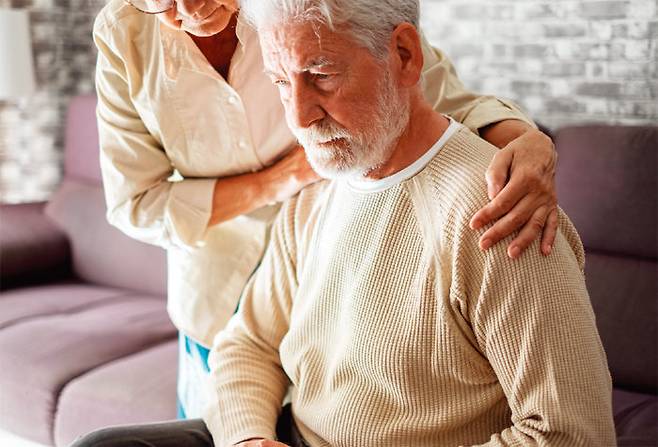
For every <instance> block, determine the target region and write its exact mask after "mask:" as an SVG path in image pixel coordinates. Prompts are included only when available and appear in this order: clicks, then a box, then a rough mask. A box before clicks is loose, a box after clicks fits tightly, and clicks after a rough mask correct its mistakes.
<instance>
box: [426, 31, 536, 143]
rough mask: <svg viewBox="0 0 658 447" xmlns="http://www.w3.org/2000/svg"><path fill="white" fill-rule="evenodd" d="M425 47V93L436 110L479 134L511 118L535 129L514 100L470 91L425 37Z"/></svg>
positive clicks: (447, 60)
mask: <svg viewBox="0 0 658 447" xmlns="http://www.w3.org/2000/svg"><path fill="white" fill-rule="evenodd" d="M421 44H422V48H423V57H424V59H425V64H424V66H423V92H424V94H425V99H426V100H427V101H428V102H429V103H430V104H432V107H433V108H434V110H436V111H437V112H439V113H443V114H446V115H449V116H451V117H452V118H454V119H455V120H457V121H459V122H460V123H462V124H464V125H465V126H466V127H468V128H469V129H470V130H471V131H472V132H473V133H475V134H476V135H478V130H479V129H481V128H483V127H485V126H488V125H489V124H494V123H497V122H499V121H504V120H508V119H514V120H520V121H523V122H526V123H528V124H530V125H531V126H533V127H534V126H535V124H534V123H533V121H532V120H531V119H529V118H528V117H526V116H525V115H524V114H523V112H522V111H521V110H520V108H519V106H517V105H516V104H514V103H513V102H512V101H510V100H507V99H500V98H496V97H494V96H484V95H478V94H477V93H474V92H471V91H469V90H467V89H466V88H465V87H464V85H463V84H462V82H461V81H460V80H459V78H458V77H457V72H456V70H455V67H454V66H453V65H452V63H451V62H450V59H448V57H447V56H446V55H445V54H444V53H443V52H441V51H440V50H438V49H436V48H433V47H432V46H431V45H430V44H429V42H428V41H427V39H426V38H425V36H424V35H421Z"/></svg>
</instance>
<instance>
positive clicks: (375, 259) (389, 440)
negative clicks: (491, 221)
mask: <svg viewBox="0 0 658 447" xmlns="http://www.w3.org/2000/svg"><path fill="white" fill-rule="evenodd" d="M494 153H495V149H494V148H493V147H492V146H490V145H489V144H488V143H486V142H484V141H482V140H480V139H479V138H477V137H476V136H474V135H473V134H471V133H470V132H469V131H468V130H466V129H461V130H459V131H458V132H457V133H456V134H455V135H453V136H452V137H451V138H450V139H449V140H448V142H447V143H446V144H445V145H444V146H443V148H442V149H441V150H440V151H439V152H438V154H437V155H436V156H434V158H432V159H431V161H430V162H429V164H427V166H425V168H424V169H423V170H422V171H421V172H420V173H418V175H416V176H415V177H413V178H412V179H409V180H406V181H403V182H402V183H400V184H397V185H394V186H391V187H389V188H388V189H386V190H384V191H376V192H362V191H358V190H355V189H354V188H353V187H350V186H349V185H348V184H346V183H345V182H323V183H320V184H316V185H314V186H312V187H309V188H307V189H305V190H304V191H303V192H302V193H301V194H300V195H299V196H297V197H296V198H294V199H292V200H290V201H289V202H288V203H287V204H286V205H285V206H284V209H283V211H282V214H281V215H280V216H279V219H278V221H277V223H276V225H275V227H274V231H273V234H272V242H271V244H270V247H269V249H268V252H267V254H266V257H265V259H264V261H263V264H262V266H261V268H260V270H259V271H258V273H257V274H256V276H255V277H254V278H253V279H252V281H251V282H250V284H249V286H248V287H247V290H246V291H245V294H244V296H243V301H242V304H241V308H240V310H239V312H238V314H237V315H236V316H235V317H234V318H233V319H232V321H231V322H230V324H229V326H228V328H227V329H226V331H225V332H223V333H221V334H220V335H219V336H218V337H217V339H216V343H215V348H214V349H213V353H212V354H211V365H212V367H213V371H214V372H213V377H214V380H215V388H216V391H217V397H218V400H219V412H218V413H216V415H215V416H214V417H212V418H208V419H207V420H206V422H207V423H208V426H209V428H210V430H211V432H212V434H213V437H214V439H215V442H216V444H217V445H218V446H224V445H231V444H233V443H235V442H238V441H240V440H243V439H246V438H251V437H265V438H271V439H272V438H273V437H274V427H275V422H276V419H277V414H278V413H279V410H280V406H281V401H282V399H283V398H284V395H285V394H286V390H287V387H288V384H289V380H290V382H291V383H292V404H293V412H294V415H295V419H296V422H297V425H298V426H299V428H300V430H301V432H302V434H303V435H304V437H305V438H306V439H307V441H308V442H309V444H310V445H311V446H313V447H315V446H346V447H347V446H349V447H360V446H391V447H393V446H395V447H397V446H433V447H437V446H441V447H442V446H458V445H476V444H477V445H480V444H481V445H489V446H508V445H510V446H511V445H515V446H517V445H518V446H522V445H523V446H525V445H550V446H567V447H574V446H596V447H606V446H613V445H615V435H614V427H613V421H612V410H611V381H610V376H609V373H608V369H607V364H606V358H605V354H604V352H603V348H602V346H601V342H600V339H599V336H598V333H597V330H596V326H595V322H594V315H593V312H592V308H591V306H590V302H589V298H588V295H587V291H586V289H585V283H584V279H583V273H582V268H583V260H584V257H583V249H582V245H581V243H580V240H579V238H578V235H577V234H576V232H575V230H574V228H573V226H572V225H571V223H570V222H569V220H568V219H567V218H566V216H564V215H563V214H561V216H560V227H559V232H558V235H557V238H556V243H555V247H554V249H553V252H552V254H551V255H550V256H549V257H546V258H544V257H542V256H541V255H540V254H539V248H538V245H537V244H535V245H533V246H531V247H530V248H529V249H528V250H527V251H526V253H525V254H524V255H523V256H522V257H521V258H520V259H518V260H516V261H512V260H510V259H509V258H508V257H507V256H506V254H505V249H506V246H507V243H506V242H503V243H501V244H498V245H496V246H495V247H494V248H492V249H491V250H489V251H487V252H482V251H480V249H479V248H478V245H477V240H478V237H479V234H481V232H475V231H472V230H470V229H469V228H468V221H469V219H470V218H471V216H472V215H473V214H474V213H475V211H477V210H478V209H479V208H480V207H481V206H483V205H484V204H485V203H487V201H488V200H487V197H486V187H485V184H484V180H483V179H484V172H485V170H486V168H487V166H488V163H489V162H490V160H491V158H492V156H493V154H494ZM507 242H509V240H508V241H507ZM439 265H440V267H439ZM437 272H440V274H437Z"/></svg>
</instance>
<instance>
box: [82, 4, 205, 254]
mask: <svg viewBox="0 0 658 447" xmlns="http://www.w3.org/2000/svg"><path fill="white" fill-rule="evenodd" d="M107 15H109V13H108V12H107V11H106V10H103V11H102V12H101V13H100V15H99V16H98V18H97V19H96V22H95V24H94V42H95V44H96V47H97V48H98V60H97V65H96V91H97V95H98V107H97V118H98V132H99V138H100V148H101V154H100V160H101V172H102V175H103V185H104V190H105V199H106V202H107V208H108V211H107V217H108V220H109V222H110V223H111V224H112V225H114V226H116V227H117V228H119V229H120V230H121V231H123V232H124V233H126V234H127V235H129V236H131V237H133V238H135V239H138V240H140V241H142V242H147V243H151V244H155V245H160V246H162V247H165V248H167V247H168V246H170V245H176V246H180V247H194V246H197V245H200V244H201V243H202V241H203V239H204V238H205V234H206V230H207V225H208V221H209V219H210V214H211V211H212V195H213V191H214V183H215V179H185V180H182V181H180V182H171V181H168V178H169V177H170V176H171V175H172V174H173V172H174V168H173V166H172V162H171V160H170V159H169V157H168V156H167V154H166V152H165V150H164V148H163V147H162V146H161V145H160V144H159V142H158V141H157V140H156V138H155V137H154V136H153V135H152V134H151V133H150V132H149V130H148V129H147V128H146V126H145V124H144V122H143V121H142V119H141V117H140V115H139V113H138V111H137V109H136V107H135V105H134V103H133V100H132V97H131V91H132V90H134V89H136V88H139V87H138V86H139V83H140V82H141V74H140V73H138V72H137V70H138V68H137V67H133V66H132V65H131V64H130V62H129V61H128V62H127V61H126V57H128V56H127V55H129V56H131V57H138V55H136V52H135V50H134V49H132V48H129V47H127V46H128V45H129V43H127V42H130V36H129V35H127V33H129V30H130V29H132V27H126V26H122V24H121V23H114V22H112V18H110V17H106V16H107ZM130 44H131V43H130Z"/></svg>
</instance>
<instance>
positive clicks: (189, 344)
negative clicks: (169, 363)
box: [176, 332, 210, 419]
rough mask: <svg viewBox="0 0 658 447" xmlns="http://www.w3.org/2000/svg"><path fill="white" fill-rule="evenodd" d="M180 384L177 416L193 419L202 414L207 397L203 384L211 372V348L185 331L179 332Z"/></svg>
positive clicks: (177, 392)
mask: <svg viewBox="0 0 658 447" xmlns="http://www.w3.org/2000/svg"><path fill="white" fill-rule="evenodd" d="M178 348H179V349H178V354H179V358H178V384H177V389H176V413H177V415H176V417H177V418H178V419H192V418H199V417H201V416H202V410H203V408H204V406H205V403H206V402H205V399H206V396H204V393H203V390H202V384H203V383H204V382H205V380H204V379H205V377H204V376H205V375H208V374H210V367H209V366H208V355H209V354H210V349H208V348H206V347H205V346H203V345H201V344H199V343H197V342H196V341H195V340H193V339H191V338H190V337H188V336H187V335H185V334H184V333H183V332H179V333H178Z"/></svg>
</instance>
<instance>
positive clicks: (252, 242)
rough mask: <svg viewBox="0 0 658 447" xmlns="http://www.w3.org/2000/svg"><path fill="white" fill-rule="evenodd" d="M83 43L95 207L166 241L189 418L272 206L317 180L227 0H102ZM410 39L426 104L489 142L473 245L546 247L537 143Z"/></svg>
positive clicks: (520, 119) (550, 222)
mask: <svg viewBox="0 0 658 447" xmlns="http://www.w3.org/2000/svg"><path fill="white" fill-rule="evenodd" d="M94 40H95V43H96V45H97V47H98V50H99V55H98V65H97V72H96V86H97V90H98V101H99V102H98V123H99V132H100V144H101V152H102V153H101V167H102V172H103V182H104V186H105V195H106V200H107V206H108V213H107V216H108V219H109V221H110V222H111V223H112V224H113V225H115V226H116V227H118V228H119V229H121V230H122V231H124V232H125V233H126V234H128V235H129V236H131V237H133V238H135V239H138V240H140V241H144V242H147V243H151V244H156V245H159V246H162V247H164V248H166V250H167V253H168V275H169V280H168V290H169V298H168V311H169V314H170V316H171V319H172V320H173V322H174V324H175V325H176V327H177V328H178V329H179V330H180V346H181V350H180V354H181V355H180V364H179V385H178V391H177V393H178V399H179V415H180V417H181V418H186V417H187V418H189V417H199V416H200V415H201V412H202V409H203V406H204V397H205V396H207V395H208V394H207V393H205V392H203V390H202V384H203V383H204V381H205V379H204V377H205V375H206V374H207V370H208V367H207V362H206V360H207V355H208V348H209V347H210V346H211V344H212V341H213V337H214V335H215V334H216V333H217V332H218V331H220V330H221V329H222V328H223V327H224V326H225V324H226V323H227V321H228V319H229V318H230V317H231V315H232V314H233V313H234V311H235V309H236V306H237V305H238V298H239V296H240V293H241V291H242V289H243V287H244V286H245V283H246V282H247V280H248V279H249V277H250V275H251V274H252V272H253V271H254V269H255V268H256V267H257V266H258V264H259V261H260V259H261V256H262V254H263V251H264V248H265V246H266V244H267V241H268V231H269V228H270V223H271V221H272V218H273V216H274V215H275V213H276V211H277V210H278V207H277V205H278V204H279V203H280V202H282V201H283V200H285V199H287V198H289V197H291V196H293V195H295V194H296V193H297V192H298V191H299V190H301V189H302V188H304V187H305V186H306V185H308V184H310V183H312V182H314V181H316V180H318V179H319V177H318V176H317V174H315V173H314V172H313V170H312V169H311V168H310V166H309V164H308V163H307V161H306V159H305V157H304V153H303V150H302V149H301V148H300V147H299V146H296V142H295V139H294V137H293V136H292V134H291V133H290V131H289V130H288V128H287V127H286V123H285V119H284V112H283V108H282V106H281V104H280V101H279V96H278V92H277V89H276V87H274V86H273V85H272V84H271V82H270V81H269V79H268V78H267V77H266V75H265V74H264V73H263V66H262V61H261V50H260V48H259V43H258V39H257V36H256V35H255V34H254V31H253V30H251V29H250V28H249V27H247V26H246V25H245V24H243V23H242V21H241V20H240V17H239V5H238V4H237V0H131V2H130V4H128V3H126V2H125V1H124V0H112V1H111V2H110V3H109V4H108V5H107V6H106V7H105V8H104V9H103V10H102V11H101V13H100V14H99V16H98V18H97V20H96V23H95V26H94ZM424 45H425V47H424V57H425V70H424V77H425V95H426V97H427V98H428V99H429V100H430V101H431V103H432V104H433V105H434V108H435V109H436V110H438V111H440V112H442V113H444V114H448V115H450V116H452V117H453V118H454V119H456V120H458V121H460V122H462V123H464V124H465V125H466V126H467V127H469V128H470V129H471V130H472V131H473V132H478V133H479V134H480V135H481V136H483V137H484V138H486V139H487V140H489V141H490V142H491V143H493V144H495V145H496V146H498V147H500V148H501V151H500V152H499V154H498V156H497V158H496V159H495V160H494V162H493V164H492V166H491V169H490V175H489V176H488V178H487V181H488V184H489V191H490V197H491V198H492V199H493V201H492V202H491V203H490V204H489V205H488V206H487V207H485V208H484V209H482V210H481V211H480V212H479V213H478V214H476V215H475V216H474V218H473V221H472V227H473V228H474V229H476V228H480V227H482V226H483V225H486V224H487V223H489V222H491V221H493V220H495V219H498V221H497V223H496V224H495V225H493V226H492V227H491V228H490V229H489V230H488V231H486V232H485V233H484V235H483V236H482V239H481V241H480V243H481V247H482V249H487V248H488V247H490V246H491V245H492V244H495V243H497V242H498V241H499V240H501V239H502V238H504V237H506V236H508V235H510V234H511V233H512V232H514V231H516V230H520V232H519V233H518V235H517V236H516V237H515V238H514V239H513V240H512V242H511V243H510V246H509V249H508V253H509V255H510V256H511V257H518V256H519V255H520V254H521V252H522V251H523V250H524V249H525V248H527V247H528V246H529V245H530V244H531V243H532V242H533V241H534V240H536V239H537V238H539V237H541V238H542V243H541V250H542V251H543V252H544V253H545V254H547V253H549V252H550V248H551V244H552V242H553V238H554V234H555V221H556V217H555V216H556V214H555V213H554V209H555V206H556V203H555V193H554V187H553V171H554V164H555V154H554V150H553V147H552V144H551V142H550V140H549V139H548V138H546V137H545V136H544V135H543V134H541V133H540V132H538V131H537V130H536V129H535V128H534V127H533V125H532V123H531V121H530V120H528V119H527V118H526V117H525V116H523V114H522V113H521V112H520V111H519V110H518V109H517V108H516V107H515V106H514V105H512V104H510V103H509V102H506V101H503V100H499V99H496V98H494V97H485V96H478V95H475V94H473V93H471V92H468V91H466V90H465V89H464V88H463V86H462V84H461V83H460V81H459V80H458V79H457V77H456V74H455V71H454V69H453V67H452V65H451V64H450V62H449V61H448V60H447V59H446V57H445V56H444V55H443V54H442V53H441V52H440V51H438V50H435V49H432V48H431V47H430V46H429V45H428V44H427V43H426V42H425V43H424ZM494 197H495V199H494ZM544 227H545V229H544V230H543V236H542V229H543V228H544ZM264 311H267V310H266V309H264Z"/></svg>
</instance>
